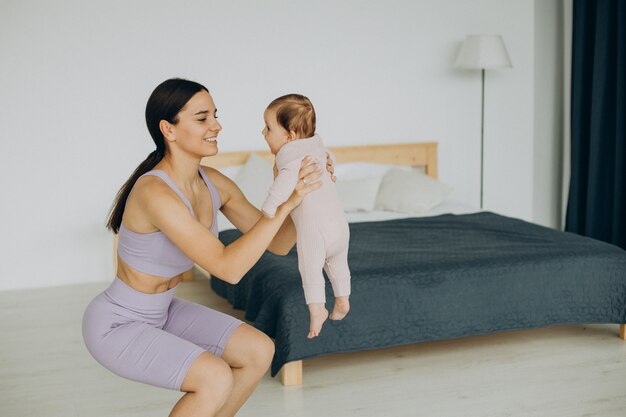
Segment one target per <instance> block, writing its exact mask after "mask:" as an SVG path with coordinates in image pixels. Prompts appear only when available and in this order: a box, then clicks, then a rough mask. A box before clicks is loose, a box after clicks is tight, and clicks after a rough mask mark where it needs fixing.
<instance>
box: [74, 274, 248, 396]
mask: <svg viewBox="0 0 626 417" xmlns="http://www.w3.org/2000/svg"><path fill="white" fill-rule="evenodd" d="M175 291H176V287H174V288H172V289H170V290H168V291H166V292H162V293H157V294H146V293H142V292H139V291H137V290H135V289H133V288H131V287H129V286H128V285H127V284H126V283H124V281H122V280H120V279H119V278H117V277H116V278H115V280H114V281H113V283H112V284H111V286H110V287H109V288H108V289H107V290H106V291H104V292H103V293H101V294H99V295H98V296H96V298H94V299H93V301H91V303H89V305H88V306H87V309H86V310H85V314H84V316H83V338H84V340H85V344H86V345H87V349H88V350H89V353H91V355H92V356H93V357H94V358H95V359H96V360H97V361H98V362H99V363H100V364H101V365H102V366H104V367H105V368H107V369H109V370H110V371H112V372H114V373H116V374H118V375H120V376H122V377H124V378H128V379H131V380H134V381H139V382H144V383H146V384H150V385H156V386H158V387H162V388H169V389H174V390H180V387H181V385H182V383H183V380H184V379H185V376H187V372H188V371H189V369H190V368H191V365H192V363H193V361H194V360H195V359H196V358H197V357H198V356H199V355H200V354H201V353H202V352H205V351H207V352H210V353H212V354H214V355H216V356H221V355H222V353H223V352H224V349H225V347H226V343H228V339H229V338H230V336H231V335H232V334H233V332H234V331H235V329H236V328H237V327H238V326H239V325H240V324H242V323H243V322H242V321H241V320H238V319H236V318H234V317H231V316H229V315H227V314H224V313H221V312H219V311H215V310H212V309H210V308H208V307H204V306H201V305H199V304H194V303H191V302H188V301H184V300H180V299H177V298H174V292H175Z"/></svg>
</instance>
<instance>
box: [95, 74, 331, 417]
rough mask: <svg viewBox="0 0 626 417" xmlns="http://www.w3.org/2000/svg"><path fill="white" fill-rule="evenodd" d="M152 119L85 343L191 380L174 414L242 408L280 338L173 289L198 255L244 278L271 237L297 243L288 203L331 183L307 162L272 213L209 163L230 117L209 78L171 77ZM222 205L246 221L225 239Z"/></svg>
mask: <svg viewBox="0 0 626 417" xmlns="http://www.w3.org/2000/svg"><path fill="white" fill-rule="evenodd" d="M146 123H147V125H148V130H149V131H150V134H151V136H152V139H153V140H154V142H155V144H156V150H155V151H154V152H152V153H151V154H150V155H149V156H148V158H147V159H146V160H145V161H144V162H143V163H142V164H141V165H139V167H138V168H137V169H136V170H135V172H134V173H133V175H132V176H131V178H130V179H129V180H128V181H127V182H126V184H124V186H123V187H122V189H121V190H120V192H119V193H118V195H117V198H116V201H115V203H114V206H113V208H112V211H111V215H110V218H109V222H108V227H109V228H110V229H111V230H113V231H114V232H115V233H119V241H118V269H117V277H116V278H115V280H114V281H113V283H112V284H111V286H110V287H109V288H108V289H107V290H106V291H104V292H103V293H101V294H99V295H98V296H97V297H96V298H95V299H94V300H93V301H92V302H91V303H90V304H89V306H88V307H87V309H86V311H85V314H84V317H83V336H84V339H85V344H86V346H87V348H88V350H89V352H90V353H91V354H92V356H93V357H94V358H95V359H96V360H97V361H98V362H100V363H101V364H102V365H103V366H105V367H106V368H108V369H109V370H111V371H113V372H115V373H116V374H118V375H121V376H123V377H126V378H129V379H132V380H135V381H140V382H144V383H148V384H151V385H156V386H160V387H164V388H169V389H176V390H181V391H183V392H186V394H185V395H184V396H183V397H182V398H181V399H180V400H179V401H178V402H177V403H176V405H175V406H174V408H173V409H172V411H171V414H170V416H233V415H235V413H236V412H237V411H238V410H239V408H241V406H242V405H243V403H244V402H245V401H246V399H247V398H248V397H249V396H250V394H251V393H252V391H253V390H254V388H255V386H256V385H257V384H258V382H259V381H260V379H261V378H262V376H263V375H264V374H265V372H266V371H267V368H268V367H269V365H270V362H271V359H272V356H273V354H274V344H273V342H272V340H271V339H270V338H269V337H267V336H266V335H265V334H263V333H262V332H260V331H258V330H256V329H255V328H253V327H252V326H249V325H247V324H245V323H243V322H241V321H240V320H237V319H235V318H233V317H230V316H228V315H226V314H223V313H220V312H217V311H214V310H211V309H209V308H207V307H204V306H201V305H198V304H193V303H190V302H187V301H184V300H179V299H175V298H173V296H174V292H175V290H176V286H177V284H178V283H179V282H180V281H181V274H182V273H183V272H185V271H187V270H189V269H190V268H191V267H192V266H193V264H194V263H196V264H198V265H200V266H201V267H203V268H204V269H206V270H207V271H208V272H210V273H211V274H212V275H215V276H218V277H220V278H221V279H223V280H225V281H227V282H230V283H233V284H234V283H237V282H238V281H239V280H240V279H241V277H242V276H243V275H244V274H245V273H246V272H247V271H248V270H249V269H250V268H251V267H252V266H253V265H254V264H255V263H256V262H257V261H258V259H259V258H260V257H261V255H262V254H263V252H264V251H265V250H266V249H267V250H269V251H271V252H273V253H275V254H282V255H284V254H286V253H288V252H289V250H290V249H291V248H292V246H293V245H294V243H295V240H296V233H295V227H294V225H293V223H292V221H291V219H290V217H289V213H290V212H291V211H292V210H293V209H294V208H295V207H297V206H298V205H299V204H300V202H301V201H302V199H303V197H304V196H305V195H306V194H308V193H310V192H312V191H314V190H316V189H317V188H319V187H320V186H321V182H319V181H318V178H319V177H320V175H321V172H320V169H319V168H317V166H316V165H315V164H312V163H310V162H309V161H305V162H303V164H302V167H301V169H300V173H299V178H300V180H299V181H298V184H297V185H296V187H295V189H294V191H293V193H292V194H291V196H290V198H289V199H288V200H287V201H286V202H285V203H283V204H282V205H281V206H280V207H279V208H278V210H277V212H276V216H275V217H274V218H273V219H268V218H265V217H264V216H262V215H261V213H260V212H259V210H257V209H256V208H255V207H254V206H252V205H251V204H250V203H249V202H248V201H247V200H246V198H245V197H244V196H243V194H242V193H241V191H240V190H239V188H238V187H237V186H236V185H235V184H234V183H233V182H232V181H230V180H229V179H228V178H227V177H225V176H224V175H222V174H220V173H219V172H218V171H217V170H214V169H211V168H207V167H203V166H200V160H201V159H202V158H203V157H205V156H210V155H215V154H216V153H217V136H218V134H219V132H220V131H221V129H222V127H221V126H220V124H219V123H218V121H217V110H216V108H215V104H214V103H213V99H212V98H211V96H210V94H209V92H208V90H207V89H206V88H205V87H204V86H202V85H200V84H198V83H195V82H192V81H188V80H182V79H171V80H167V81H165V82H163V83H161V84H160V85H159V86H158V87H157V88H156V89H155V90H154V91H153V93H152V95H151V96H150V98H149V100H148V103H147V106H146ZM307 163H310V164H307ZM327 169H328V170H329V172H331V173H332V164H331V165H330V166H329V167H327ZM218 210H222V212H223V213H224V215H225V216H226V217H227V218H228V219H229V220H230V221H231V222H232V223H233V224H234V225H235V226H236V227H237V228H238V229H239V230H241V231H242V232H243V233H244V234H243V236H242V237H241V238H239V239H238V240H236V241H235V242H233V243H232V244H230V245H228V246H226V247H224V245H223V244H222V243H221V242H220V240H219V239H218V238H217V211H218Z"/></svg>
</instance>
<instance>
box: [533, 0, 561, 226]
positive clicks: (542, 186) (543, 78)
mask: <svg viewBox="0 0 626 417" xmlns="http://www.w3.org/2000/svg"><path fill="white" fill-rule="evenodd" d="M562 51H563V0H535V99H534V106H535V123H534V139H535V140H534V152H533V154H534V156H533V167H534V169H533V221H534V222H536V223H539V224H542V225H544V226H549V227H552V228H560V224H561V199H562V198H561V193H562V192H561V184H562V181H563V178H562V177H563V175H562V172H563V165H562V154H563V52H562Z"/></svg>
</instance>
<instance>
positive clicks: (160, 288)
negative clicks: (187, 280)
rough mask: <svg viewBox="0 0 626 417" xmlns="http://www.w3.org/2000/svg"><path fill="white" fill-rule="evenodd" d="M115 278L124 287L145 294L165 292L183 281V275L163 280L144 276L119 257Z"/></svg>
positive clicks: (148, 275)
mask: <svg viewBox="0 0 626 417" xmlns="http://www.w3.org/2000/svg"><path fill="white" fill-rule="evenodd" d="M117 277H118V278H119V279H121V280H122V281H124V283H125V284H126V285H128V286H129V287H131V288H133V289H134V290H137V291H139V292H143V293H146V294H157V293H160V292H165V291H167V290H170V289H172V288H174V287H175V286H177V285H178V284H179V283H180V282H181V281H182V279H183V274H179V275H176V276H174V277H172V278H163V277H159V276H156V275H150V274H145V273H143V272H139V271H137V270H136V269H133V268H132V267H130V266H128V265H127V264H126V262H124V261H123V260H122V259H120V257H119V256H118V257H117Z"/></svg>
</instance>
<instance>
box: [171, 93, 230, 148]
mask: <svg viewBox="0 0 626 417" xmlns="http://www.w3.org/2000/svg"><path fill="white" fill-rule="evenodd" d="M176 118H177V122H176V124H173V125H170V126H171V128H172V130H171V133H172V135H171V137H170V138H168V139H169V140H170V141H172V138H173V139H174V142H175V143H176V146H177V147H179V148H181V149H183V150H185V151H187V152H190V153H195V154H198V155H199V156H201V157H202V156H210V155H215V154H216V153H217V135H218V134H219V132H220V131H221V130H222V126H221V125H220V124H219V122H218V121H217V108H216V107H215V103H213V98H212V97H211V95H210V94H209V93H208V92H206V91H204V90H203V91H200V92H198V93H196V94H194V95H193V96H192V97H191V98H190V99H189V101H188V102H187V104H185V107H183V108H182V109H181V110H180V111H179V112H178V114H177V115H176ZM166 137H167V135H166Z"/></svg>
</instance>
